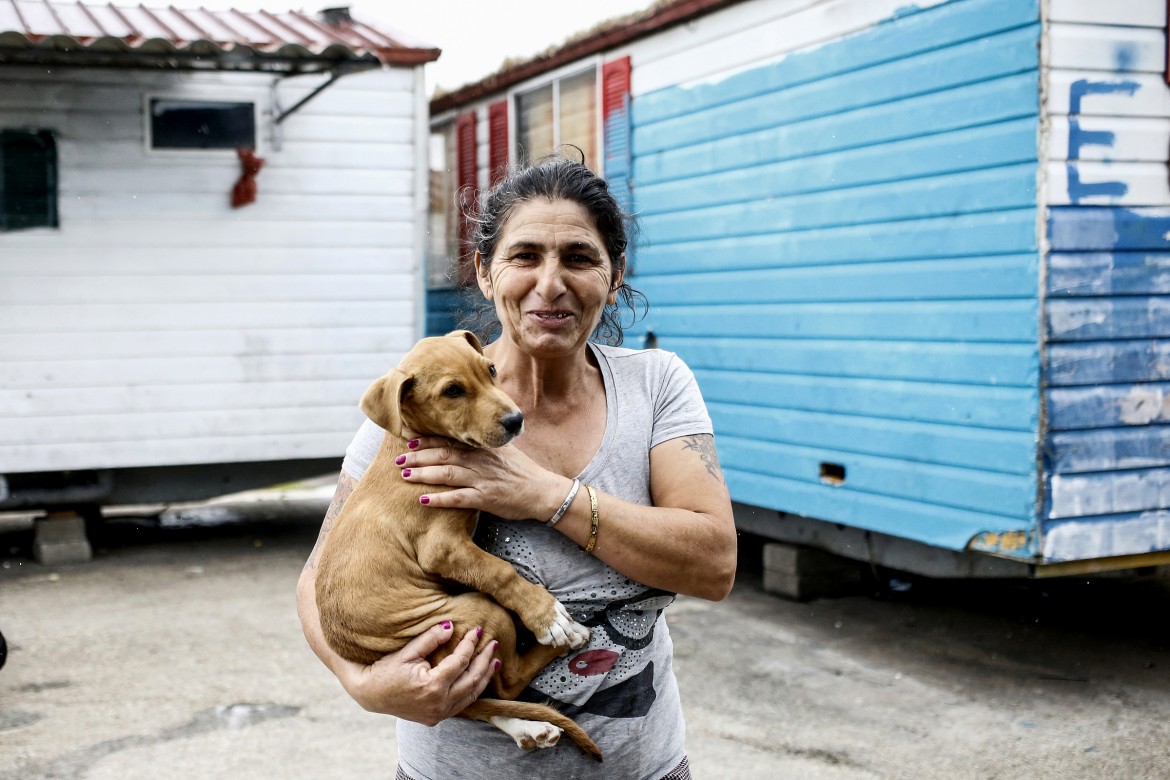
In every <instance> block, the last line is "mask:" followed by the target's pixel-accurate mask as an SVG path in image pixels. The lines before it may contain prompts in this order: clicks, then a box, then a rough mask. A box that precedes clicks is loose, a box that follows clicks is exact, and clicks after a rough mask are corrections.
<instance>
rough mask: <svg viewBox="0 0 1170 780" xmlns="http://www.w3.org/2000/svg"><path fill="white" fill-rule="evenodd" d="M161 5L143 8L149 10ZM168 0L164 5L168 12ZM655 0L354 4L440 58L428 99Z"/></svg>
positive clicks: (317, 6) (296, 3)
mask: <svg viewBox="0 0 1170 780" xmlns="http://www.w3.org/2000/svg"><path fill="white" fill-rule="evenodd" d="M156 2H158V3H159V4H163V3H161V2H160V0H144V2H143V4H144V5H146V6H147V7H150V6H152V5H154V4H155V3H156ZM170 2H171V0H168V1H167V2H166V3H165V4H167V5H169V4H170ZM173 2H174V5H175V6H176V7H178V8H197V7H199V6H203V7H204V8H209V9H217V10H226V9H228V8H238V9H240V10H242V11H245V10H257V9H261V8H262V9H264V10H267V11H288V10H297V11H304V12H306V13H310V12H316V11H319V10H321V9H322V8H327V7H330V6H339V5H346V2H345V0H332V1H331V0H320V1H319V2H318V3H306V2H305V0H173ZM652 2H653V0H576V2H564V0H353V2H350V3H349V4H348V5H349V6H350V10H351V12H352V13H353V15H354V17H356V18H357V19H359V20H362V21H366V22H367V23H371V24H373V25H374V26H378V25H379V24H380V25H383V26H386V27H391V28H397V29H398V30H401V31H402V32H405V33H409V34H410V35H412V36H414V37H415V38H421V39H423V40H424V41H426V42H427V43H430V44H433V45H435V46H438V47H439V48H440V49H442V50H443V56H441V57H440V58H439V60H438V62H434V63H431V64H430V65H427V67H426V73H427V92H428V94H429V93H430V92H433V91H434V88H435V86H436V85H440V86H442V87H443V88H444V89H454V88H455V87H459V86H462V85H463V84H467V83H469V82H472V81H478V80H479V79H481V78H483V77H484V76H487V75H489V74H490V73H492V72H494V71H495V70H496V69H497V68H498V67H499V65H500V63H501V62H503V61H504V59H505V58H507V57H526V56H531V55H533V54H537V53H539V52H541V51H544V50H545V49H547V48H548V47H549V46H552V45H554V44H557V43H560V42H562V41H564V40H565V39H566V38H568V37H569V36H570V35H573V34H574V33H577V32H580V31H582V30H585V29H588V28H590V27H592V26H593V25H594V24H596V23H597V22H600V21H603V20H606V19H610V18H612V17H615V16H621V15H623V14H627V13H630V12H632V11H638V10H641V9H643V8H646V7H648V6H650V5H651V4H652Z"/></svg>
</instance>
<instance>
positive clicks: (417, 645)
mask: <svg viewBox="0 0 1170 780" xmlns="http://www.w3.org/2000/svg"><path fill="white" fill-rule="evenodd" d="M453 632H454V626H452V625H451V621H449V620H448V621H444V622H442V623H437V624H435V625H433V626H431V627H430V628H429V629H427V630H426V631H424V632H423V633H421V634H419V635H418V636H416V637H415V638H414V639H412V640H410V642H408V643H407V644H406V646H405V647H403V648H402V649H401V650H399V651H398V652H397V653H396V654H395V655H396V656H397V657H398V661H399V662H401V663H410V662H412V661H421V660H423V659H425V658H426V657H427V656H428V655H430V654H431V653H433V652H435V651H436V650H438V649H439V647H440V646H442V645H445V644H446V643H447V642H449V641H450V640H451V634H452V633H453Z"/></svg>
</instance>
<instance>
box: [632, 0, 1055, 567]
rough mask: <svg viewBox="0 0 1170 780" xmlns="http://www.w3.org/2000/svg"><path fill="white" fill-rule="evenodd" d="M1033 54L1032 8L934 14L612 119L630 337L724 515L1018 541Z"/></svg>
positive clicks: (979, 0)
mask: <svg viewBox="0 0 1170 780" xmlns="http://www.w3.org/2000/svg"><path fill="white" fill-rule="evenodd" d="M1038 43H1039V8H1038V4H1037V3H1036V2H1020V1H1019V0H957V1H956V2H951V3H946V4H943V5H940V6H936V7H933V8H931V9H927V10H923V11H918V12H912V13H908V14H906V15H901V16H899V17H897V18H894V19H891V20H888V21H887V22H885V23H883V24H880V25H878V26H876V27H874V28H873V29H870V30H868V31H865V32H864V33H861V34H858V35H854V36H852V37H849V38H843V39H840V40H836V41H832V42H830V43H827V44H825V45H822V46H820V47H819V48H815V49H808V50H803V51H800V52H797V53H794V54H791V55H789V56H787V57H786V58H784V59H782V60H780V61H777V62H774V63H771V64H767V65H763V66H760V67H757V68H754V69H750V70H747V71H743V72H740V73H737V74H735V75H734V76H731V77H729V78H727V79H725V80H723V81H720V82H718V83H709V84H703V85H700V86H695V87H686V88H684V87H675V88H669V89H663V90H660V91H657V92H654V93H651V94H647V95H640V96H638V97H637V98H636V99H635V100H634V101H633V105H632V107H631V118H632V138H633V142H632V150H633V165H632V171H633V185H634V189H633V191H634V206H635V210H636V211H637V213H638V214H639V215H640V218H641V222H642V230H643V233H642V239H641V241H640V243H639V246H638V252H637V254H636V260H635V264H634V271H635V276H634V279H633V281H634V284H635V285H636V286H637V287H639V289H641V290H643V291H644V292H645V293H646V294H647V296H648V297H649V299H650V302H651V311H650V315H649V317H648V318H647V319H646V320H645V321H644V323H642V326H643V327H644V328H645V329H646V330H648V331H652V332H653V333H654V334H655V336H656V337H657V339H658V343H659V345H660V346H662V347H663V348H665V349H670V350H673V351H676V352H678V353H679V354H680V355H681V356H682V357H683V358H684V359H685V360H686V361H687V362H688V364H689V365H690V366H691V367H692V368H693V369H694V370H695V373H696V376H697V378H698V380H699V384H700V387H701V388H702V390H703V393H704V396H705V398H706V399H707V401H708V404H709V407H710V410H711V414H712V418H713V420H714V422H715V427H716V432H717V434H718V437H719V446H720V458H721V462H722V463H723V466H724V469H725V472H726V474H727V479H728V483H729V485H730V487H731V489H732V494H733V497H734V498H735V499H736V500H738V501H742V502H744V503H748V504H754V505H757V506H762V507H769V508H773V509H778V510H781V511H785V512H789V513H793V514H799V515H805V516H809V517H816V518H820V519H824V520H830V521H835V522H841V523H846V524H849V525H852V526H857V527H861V528H869V529H873V530H877V531H882V532H886V533H891V534H894V535H897V536H900V537H903V538H908V539H913V540H916V541H922V542H926V543H929V544H935V545H940V546H944V547H948V548H951V549H963V548H964V547H966V545H967V543H968V542H969V541H970V540H971V539H972V538H973V537H975V536H976V535H978V534H980V533H983V532H989V531H992V532H994V531H1005V530H1025V531H1031V530H1032V529H1034V526H1035V522H1036V511H1037V503H1038V496H1039V490H1038V474H1037V467H1036V462H1037V457H1038V453H1037V445H1038V438H1039V435H1040V434H1039V428H1040V395H1039V392H1040V390H1039V353H1038V347H1039V341H1040V336H1041V333H1040V329H1039V322H1040V289H1039V278H1040V269H1039V254H1038V251H1039V247H1038V240H1037V228H1036V225H1037V212H1036V192H1035V183H1036V179H1037V169H1038V151H1037V135H1038V116H1039V97H1038V95H1039V88H1038V84H1039V70H1038V48H1037V47H1038ZM761 54H762V55H765V56H766V54H767V53H766V52H762V53H761ZM822 464H835V465H840V466H843V467H844V469H845V474H846V477H845V480H844V482H843V483H842V484H829V483H828V482H826V481H823V480H822V478H821V469H822Z"/></svg>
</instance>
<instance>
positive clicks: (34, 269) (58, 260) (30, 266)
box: [0, 239, 414, 279]
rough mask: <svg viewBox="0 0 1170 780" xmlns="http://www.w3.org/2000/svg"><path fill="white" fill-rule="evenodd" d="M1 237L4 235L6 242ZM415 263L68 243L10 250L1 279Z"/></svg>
mask: <svg viewBox="0 0 1170 780" xmlns="http://www.w3.org/2000/svg"><path fill="white" fill-rule="evenodd" d="M2 241H3V239H0V242H2ZM413 263H414V257H413V254H412V252H411V250H410V248H409V247H347V248H346V249H345V251H344V252H339V251H338V250H337V248H336V247H292V246H289V247H282V246H266V247H254V248H251V249H249V250H248V251H247V252H243V253H236V252H231V253H228V252H220V253H212V254H208V252H207V249H206V248H204V247H202V246H185V247H183V246H176V247H170V248H168V249H167V251H166V253H165V254H160V253H159V251H158V250H157V249H151V248H147V249H143V248H137V249H134V248H125V249H118V248H110V247H105V248H101V247H93V248H88V249H80V250H79V249H77V248H74V247H70V246H67V245H66V246H57V247H52V248H50V247H45V248H43V249H38V250H37V251H35V252H11V253H8V254H7V255H6V256H5V258H4V262H3V264H2V268H0V279H8V278H13V277H17V276H73V275H84V274H91V273H93V272H94V270H95V269H101V272H102V275H103V276H105V277H107V278H111V277H119V276H138V275H142V274H145V273H150V274H153V275H156V276H161V277H166V276H187V275H196V274H206V275H208V276H225V275H226V276H230V275H232V274H260V275H265V276H269V275H281V274H285V273H288V274H328V275H329V276H334V275H336V276H338V277H341V276H345V275H347V274H378V273H397V272H400V271H401V270H404V269H408V268H410V267H411V265H412V264H413Z"/></svg>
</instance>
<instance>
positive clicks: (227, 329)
mask: <svg viewBox="0 0 1170 780" xmlns="http://www.w3.org/2000/svg"><path fill="white" fill-rule="evenodd" d="M411 324H413V323H411ZM78 325H84V323H78ZM126 325H128V329H126V330H123V331H97V332H87V331H81V330H78V331H75V332H68V331H66V332H49V333H27V334H23V336H21V338H12V339H6V340H7V341H8V343H6V344H0V359H4V360H7V361H11V363H18V361H30V363H35V361H41V360H49V361H66V360H70V359H78V358H80V357H82V356H83V359H85V360H109V361H110V365H109V368H110V381H117V377H118V374H117V368H118V365H119V363H121V360H122V359H124V358H137V357H143V358H150V357H157V358H171V357H176V358H179V357H214V356H222V357H225V358H228V359H232V360H240V361H243V363H245V364H247V363H248V361H250V360H253V359H254V358H256V357H257V356H267V354H328V353H329V352H330V351H333V350H336V351H339V352H373V353H383V354H387V353H394V352H398V351H401V350H402V348H404V346H407V345H409V344H412V343H413V341H412V340H411V331H409V327H408V326H407V325H398V326H383V327H378V326H365V327H339V326H332V327H330V326H322V327H319V329H302V330H297V329H292V327H287V329H267V330H260V329H247V330H245V329H236V327H232V326H230V323H229V322H223V320H218V322H209V323H201V324H200V327H199V329H191V330H170V331H154V332H139V331H136V330H131V326H132V324H131V323H126ZM214 325H220V326H221V327H220V329H219V330H212V327H211V326H214ZM340 345H344V346H340ZM388 367H390V366H386V368H388Z"/></svg>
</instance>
